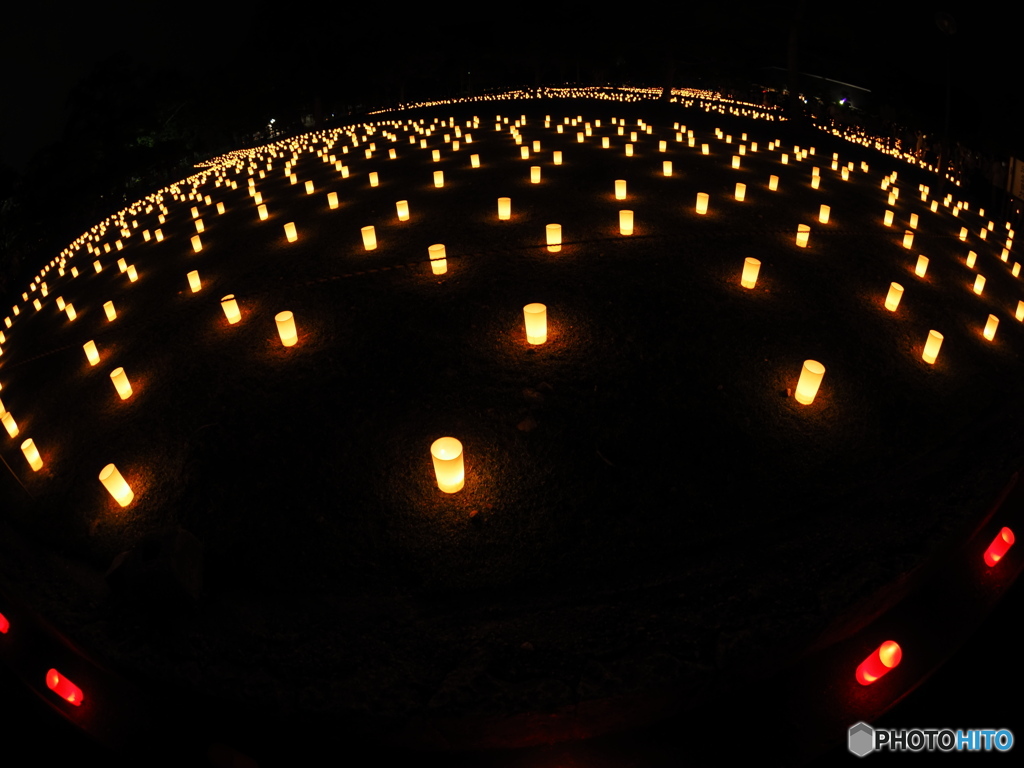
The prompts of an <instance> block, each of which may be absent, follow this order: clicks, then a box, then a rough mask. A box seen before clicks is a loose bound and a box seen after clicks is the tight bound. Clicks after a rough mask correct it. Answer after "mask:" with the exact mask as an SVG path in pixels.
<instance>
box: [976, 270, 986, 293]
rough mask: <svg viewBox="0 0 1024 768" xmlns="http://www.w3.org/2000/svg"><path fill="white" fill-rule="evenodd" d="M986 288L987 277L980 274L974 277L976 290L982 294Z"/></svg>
mask: <svg viewBox="0 0 1024 768" xmlns="http://www.w3.org/2000/svg"><path fill="white" fill-rule="evenodd" d="M984 290H985V277H984V276H983V275H978V276H977V277H976V278H974V292H975V293H976V294H978V295H979V296H981V292H982V291H984Z"/></svg>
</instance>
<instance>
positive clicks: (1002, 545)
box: [985, 528, 1013, 568]
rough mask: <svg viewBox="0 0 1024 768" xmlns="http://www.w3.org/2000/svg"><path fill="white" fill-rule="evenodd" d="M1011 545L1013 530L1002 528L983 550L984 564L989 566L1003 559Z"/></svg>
mask: <svg viewBox="0 0 1024 768" xmlns="http://www.w3.org/2000/svg"><path fill="white" fill-rule="evenodd" d="M1012 546H1013V531H1011V530H1010V529H1009V528H1003V530H1001V531H1000V532H999V535H998V536H996V537H995V538H994V539H992V543H991V544H989V545H988V549H986V550H985V564H986V565H987V566H988V567H989V568H991V567H992V566H993V565H995V564H996V563H998V562H999V561H1000V560H1002V559H1003V555H1005V554H1006V551H1007V550H1008V549H1009V548H1010V547H1012Z"/></svg>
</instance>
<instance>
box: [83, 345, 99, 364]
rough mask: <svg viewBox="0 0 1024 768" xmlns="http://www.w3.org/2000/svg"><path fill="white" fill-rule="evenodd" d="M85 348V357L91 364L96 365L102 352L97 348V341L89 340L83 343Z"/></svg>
mask: <svg viewBox="0 0 1024 768" xmlns="http://www.w3.org/2000/svg"><path fill="white" fill-rule="evenodd" d="M82 348H83V349H84V350H85V359H86V360H88V361H89V365H96V363H98V362H99V361H100V353H99V352H98V351H97V350H96V342H95V341H87V342H85V344H83V345H82Z"/></svg>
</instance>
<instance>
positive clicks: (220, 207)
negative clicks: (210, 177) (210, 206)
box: [217, 203, 224, 214]
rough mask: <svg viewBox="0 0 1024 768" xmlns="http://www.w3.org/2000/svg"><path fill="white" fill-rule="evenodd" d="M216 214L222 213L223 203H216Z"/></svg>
mask: <svg viewBox="0 0 1024 768" xmlns="http://www.w3.org/2000/svg"><path fill="white" fill-rule="evenodd" d="M217 213H218V214H222V213H224V203H217Z"/></svg>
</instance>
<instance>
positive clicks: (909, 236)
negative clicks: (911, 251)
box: [903, 229, 914, 248]
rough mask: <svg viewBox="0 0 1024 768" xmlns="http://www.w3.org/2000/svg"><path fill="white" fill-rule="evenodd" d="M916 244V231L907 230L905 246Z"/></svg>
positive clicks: (904, 237)
mask: <svg viewBox="0 0 1024 768" xmlns="http://www.w3.org/2000/svg"><path fill="white" fill-rule="evenodd" d="M913 245H914V233H913V232H912V231H911V230H909V229H908V230H907V231H906V232H904V233H903V247H904V248H911V247H913Z"/></svg>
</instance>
